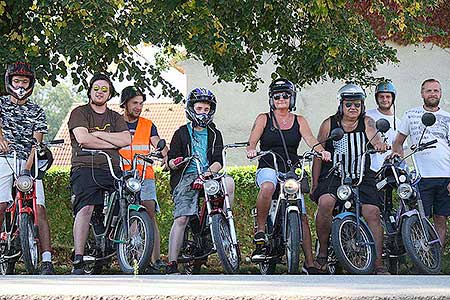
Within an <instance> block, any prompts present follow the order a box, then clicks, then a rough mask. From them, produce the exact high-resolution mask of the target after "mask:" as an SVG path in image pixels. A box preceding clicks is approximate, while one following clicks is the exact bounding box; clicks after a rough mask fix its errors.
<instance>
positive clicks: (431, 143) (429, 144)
mask: <svg viewBox="0 0 450 300" xmlns="http://www.w3.org/2000/svg"><path fill="white" fill-rule="evenodd" d="M436 143H437V139H434V140H432V141H429V142H427V143H425V144H422V145H420V147H423V148H427V147H428V146H431V145H433V144H436Z"/></svg>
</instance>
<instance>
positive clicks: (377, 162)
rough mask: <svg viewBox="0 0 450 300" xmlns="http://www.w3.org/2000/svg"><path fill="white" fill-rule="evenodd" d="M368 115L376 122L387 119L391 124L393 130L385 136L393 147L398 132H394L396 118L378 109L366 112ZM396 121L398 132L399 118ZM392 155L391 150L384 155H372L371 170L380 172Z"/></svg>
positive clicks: (390, 129)
mask: <svg viewBox="0 0 450 300" xmlns="http://www.w3.org/2000/svg"><path fill="white" fill-rule="evenodd" d="M366 115H367V116H369V117H371V118H372V119H374V120H375V122H376V121H378V120H379V119H386V120H387V121H388V122H389V124H390V125H391V128H389V130H388V131H387V132H386V133H385V134H384V135H385V136H386V137H387V141H386V142H387V143H388V144H389V146H392V144H393V143H394V140H395V136H396V135H397V131H396V130H394V116H387V115H384V114H382V113H380V111H379V110H378V109H376V108H374V109H370V110H368V111H366ZM395 121H396V122H395V124H396V126H397V130H398V126H399V125H400V120H399V119H398V118H395ZM390 153H391V151H390V150H389V151H386V152H384V153H375V154H371V155H370V169H371V170H373V171H375V172H378V171H379V170H380V169H381V167H382V166H383V162H384V159H385V158H386V156H388V155H389V154H390Z"/></svg>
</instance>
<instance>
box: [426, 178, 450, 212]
mask: <svg viewBox="0 0 450 300" xmlns="http://www.w3.org/2000/svg"><path fill="white" fill-rule="evenodd" d="M449 182H450V178H442V177H441V178H422V179H421V180H420V181H419V192H420V197H421V198H422V202H423V208H424V210H425V215H426V216H427V217H431V216H433V215H437V216H450V196H449V192H448V190H447V185H448V183H449Z"/></svg>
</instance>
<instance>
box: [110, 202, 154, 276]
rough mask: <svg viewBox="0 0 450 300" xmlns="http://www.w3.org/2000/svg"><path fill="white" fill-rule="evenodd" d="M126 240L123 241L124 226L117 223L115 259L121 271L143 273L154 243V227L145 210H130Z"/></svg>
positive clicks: (150, 256) (149, 259)
mask: <svg viewBox="0 0 450 300" xmlns="http://www.w3.org/2000/svg"><path fill="white" fill-rule="evenodd" d="M129 224H130V228H128V231H129V232H128V240H127V241H125V232H124V227H123V226H122V225H121V224H119V225H118V226H119V227H118V228H119V232H118V235H117V239H118V240H120V241H123V242H119V243H117V244H116V251H117V260H118V262H119V267H120V270H122V272H124V273H126V274H133V273H134V274H143V273H144V271H145V269H146V268H147V266H148V265H149V263H150V261H151V258H152V252H153V243H154V230H155V229H154V228H153V222H152V221H151V219H150V217H149V215H148V213H147V212H146V211H142V210H141V211H131V212H130V220H129Z"/></svg>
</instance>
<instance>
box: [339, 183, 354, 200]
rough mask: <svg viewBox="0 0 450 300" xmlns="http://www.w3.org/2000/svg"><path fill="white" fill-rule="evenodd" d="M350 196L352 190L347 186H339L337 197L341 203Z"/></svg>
mask: <svg viewBox="0 0 450 300" xmlns="http://www.w3.org/2000/svg"><path fill="white" fill-rule="evenodd" d="M351 195H352V189H351V188H350V187H349V186H348V185H341V186H339V187H338V189H337V196H338V198H339V199H341V200H342V201H346V200H348V198H350V196H351Z"/></svg>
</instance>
